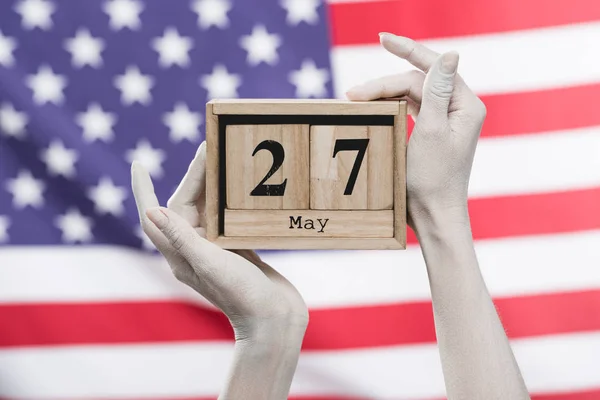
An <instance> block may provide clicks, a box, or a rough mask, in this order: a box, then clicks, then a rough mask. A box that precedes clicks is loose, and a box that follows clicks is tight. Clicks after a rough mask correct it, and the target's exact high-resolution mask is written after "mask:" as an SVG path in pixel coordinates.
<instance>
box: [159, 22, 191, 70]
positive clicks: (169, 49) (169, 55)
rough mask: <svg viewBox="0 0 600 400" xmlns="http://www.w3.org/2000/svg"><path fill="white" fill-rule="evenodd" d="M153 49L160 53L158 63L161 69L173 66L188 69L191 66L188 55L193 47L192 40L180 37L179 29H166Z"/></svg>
mask: <svg viewBox="0 0 600 400" xmlns="http://www.w3.org/2000/svg"><path fill="white" fill-rule="evenodd" d="M152 47H153V48H154V50H156V51H157V52H158V55H159V59H158V63H159V64H160V66H161V67H164V68H166V67H170V66H172V65H179V66H180V67H187V66H188V65H189V64H190V56H189V54H188V53H189V51H190V49H191V48H192V47H193V43H192V39H191V38H189V37H183V36H180V35H179V32H177V29H175V28H173V27H169V28H166V29H165V33H164V34H163V36H162V37H157V38H155V39H154V40H153V41H152Z"/></svg>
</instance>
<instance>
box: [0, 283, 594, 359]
mask: <svg viewBox="0 0 600 400" xmlns="http://www.w3.org/2000/svg"><path fill="white" fill-rule="evenodd" d="M495 304H496V307H497V308H498V310H499V313H500V316H501V318H502V321H503V323H504V327H505V329H506V331H507V333H508V336H509V337H510V338H512V339H516V338H525V337H531V336H541V335H551V334H561V333H570V332H585V331H596V330H600V314H598V313H597V312H595V311H596V310H597V309H598V308H600V290H589V291H581V292H567V293H552V294H544V295H536V296H523V297H510V298H500V299H496V300H495ZM548 310H552V312H551V313H549V312H548ZM310 319H311V321H310V325H309V328H308V330H307V333H306V337H305V340H304V346H303V349H304V350H338V349H354V348H368V347H380V346H392V345H407V344H418V343H433V342H435V330H434V324H433V313H432V306H431V303H430V302H415V303H403V304H389V305H375V306H362V307H348V308H338V309H316V310H311V314H310ZM0 320H2V321H10V323H8V324H4V325H3V333H2V336H0V347H5V348H6V347H20V346H54V345H81V344H128V343H151V342H181V341H230V340H232V339H233V333H232V330H231V327H230V325H229V323H228V321H227V319H226V318H225V317H224V316H223V315H222V314H221V313H220V312H218V311H215V310H208V309H204V308H201V307H198V306H196V305H191V304H184V303H178V302H145V303H142V302H139V303H134V302H131V303H101V304H98V303H87V304H20V305H17V304H16V305H3V306H0Z"/></svg>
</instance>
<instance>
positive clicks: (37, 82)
mask: <svg viewBox="0 0 600 400" xmlns="http://www.w3.org/2000/svg"><path fill="white" fill-rule="evenodd" d="M25 81H26V82H27V86H29V88H30V89H31V90H32V91H33V100H34V101H35V102H36V103H37V104H40V105H41V104H45V103H54V104H57V105H60V104H62V102H63V101H64V98H65V96H64V94H63V90H64V89H65V87H66V86H67V78H66V77H64V76H62V75H58V74H55V73H54V72H53V71H52V68H50V67H49V66H48V65H42V66H40V67H39V68H38V72H37V74H35V75H29V76H27V77H26V80H25Z"/></svg>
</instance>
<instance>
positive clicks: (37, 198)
mask: <svg viewBox="0 0 600 400" xmlns="http://www.w3.org/2000/svg"><path fill="white" fill-rule="evenodd" d="M45 187H46V185H44V182H43V181H42V180H41V179H35V178H34V177H33V175H31V172H29V171H25V170H22V171H20V172H19V174H18V175H17V177H16V178H13V179H8V180H7V182H6V189H7V190H8V191H9V192H10V193H11V194H12V196H13V206H14V207H15V208H17V209H22V208H25V207H27V206H31V207H33V208H41V207H42V206H43V205H44V196H43V195H42V193H43V191H44V189H45Z"/></svg>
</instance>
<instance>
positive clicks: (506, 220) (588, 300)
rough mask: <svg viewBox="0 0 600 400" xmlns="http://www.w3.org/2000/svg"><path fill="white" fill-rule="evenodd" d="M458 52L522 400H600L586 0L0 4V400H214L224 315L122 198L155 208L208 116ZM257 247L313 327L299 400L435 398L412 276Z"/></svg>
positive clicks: (596, 176) (595, 153)
mask: <svg viewBox="0 0 600 400" xmlns="http://www.w3.org/2000/svg"><path fill="white" fill-rule="evenodd" d="M380 31H388V32H393V33H397V34H401V35H404V36H408V37H412V38H414V39H417V40H420V41H423V43H425V44H426V45H428V46H430V47H432V48H433V49H435V50H437V51H447V50H457V51H459V53H460V55H461V65H460V69H459V71H460V72H461V74H462V75H463V76H464V77H465V80H466V81H467V83H468V84H469V85H470V86H471V87H472V88H473V89H474V90H475V91H476V92H477V93H478V94H480V95H481V97H482V99H483V100H484V102H485V103H486V105H487V108H488V118H487V121H486V123H485V126H484V130H483V133H482V138H481V141H480V144H479V147H478V150H477V156H476V161H475V165H474V168H473V174H472V180H471V187H470V195H471V200H470V212H471V216H472V222H473V231H474V236H475V238H476V241H477V251H478V255H479V259H480V263H481V268H482V271H483V274H484V275H485V278H486V281H487V284H488V286H489V289H490V291H491V293H492V294H493V296H494V299H495V302H496V305H497V307H498V309H499V312H500V314H501V318H502V320H503V322H504V324H505V327H506V330H507V332H508V335H509V337H510V338H511V340H512V343H513V346H514V351H515V353H516V356H517V358H518V360H519V363H520V366H521V369H522V371H523V374H524V376H525V379H526V381H527V384H528V386H529V388H530V390H531V393H532V395H533V398H534V399H536V400H551V399H552V400H553V399H557V400H558V399H561V400H591V399H596V400H597V399H600V112H598V110H597V109H596V108H597V107H596V101H597V99H598V97H599V95H600V52H599V47H598V43H600V3H599V2H598V1H597V0H552V1H544V0H502V1H497V0H479V1H475V0H454V1H446V0H387V1H366V0H365V1H360V0H357V1H332V2H329V3H322V2H320V1H319V0H279V1H267V0H238V1H233V0H185V1H166V0H97V1H75V0H0V242H1V244H0V398H3V399H61V400H71V399H105V400H112V399H163V400H166V399H186V400H191V399H214V398H216V396H217V394H218V392H219V390H220V388H221V387H222V384H223V382H224V379H225V376H226V372H227V367H228V365H229V361H230V356H231V354H232V332H231V328H230V327H229V325H228V323H227V321H226V319H225V318H224V317H223V316H221V315H220V313H218V312H217V311H215V310H214V309H213V308H211V307H210V306H208V305H207V304H206V302H205V301H203V300H202V299H200V298H199V296H198V295H196V294H195V293H192V292H191V291H190V290H188V289H187V288H186V287H184V286H183V285H182V284H180V283H179V282H177V281H176V280H175V279H174V278H173V277H172V276H171V275H170V271H169V269H168V266H167V265H166V264H165V262H164V261H163V260H162V258H161V257H160V256H159V255H158V254H157V253H155V252H154V251H153V250H152V248H151V245H150V244H149V242H148V241H147V240H146V239H145V238H144V237H143V234H142V232H141V229H140V227H139V223H138V218H137V215H136V210H135V205H134V201H133V198H132V194H131V191H130V177H129V165H130V162H131V161H132V160H133V159H139V160H140V161H141V162H142V163H143V164H145V165H146V167H147V168H148V170H149V171H150V172H151V174H152V176H153V178H154V181H155V185H156V189H157V193H158V194H159V198H160V200H161V202H163V204H164V202H166V200H167V198H168V197H169V195H170V194H171V193H172V192H173V190H174V188H175V187H176V185H177V183H178V181H179V179H180V178H181V177H182V175H183V173H184V172H185V170H186V168H187V165H188V163H189V161H190V160H191V159H192V156H193V154H194V152H195V150H196V148H197V146H198V145H199V144H200V143H201V141H202V140H203V138H204V123H203V122H204V116H203V111H204V105H205V102H206V101H207V100H209V99H211V98H215V97H275V98H280V97H283V98H285V97H343V94H344V92H345V90H347V89H348V88H349V87H350V86H352V85H354V84H357V83H360V82H362V81H364V80H367V79H370V78H375V77H378V76H380V75H387V74H392V73H396V72H400V71H406V70H409V69H411V67H410V66H409V65H408V64H407V63H405V62H403V61H401V60H398V59H396V58H394V57H393V56H391V55H389V54H387V53H386V52H385V51H384V50H383V49H382V48H381V47H380V46H379V44H378V35H377V33H378V32H380ZM409 241H410V244H409V248H408V249H407V251H405V252H400V251H352V252H351V251H302V252H301V251H297V252H293V251H289V252H264V253H262V254H263V257H264V258H265V259H266V260H267V261H268V262H270V263H271V264H272V265H273V266H275V267H276V268H278V269H279V270H280V271H281V272H283V273H284V274H285V275H286V276H287V277H289V278H290V279H291V280H292V281H293V282H294V283H295V284H296V285H297V287H298V288H299V289H300V291H301V292H302V294H303V295H304V297H305V299H306V301H307V303H308V305H309V307H310V310H311V323H310V326H309V329H308V332H307V335H306V340H305V343H304V350H303V353H302V356H301V360H300V363H299V366H298V370H297V373H296V376H295V380H294V383H293V386H292V390H291V395H290V398H293V399H307V400H308V399H312V400H317V399H320V400H333V399H344V398H357V399H390V400H397V399H441V398H444V385H443V378H442V373H441V367H440V362H439V359H438V353H437V349H436V345H435V335H434V327H433V319H432V310H431V303H430V300H429V298H430V295H429V289H428V284H427V277H426V272H425V267H424V263H423V260H422V257H421V254H420V251H419V248H418V245H417V243H416V240H415V238H414V235H413V234H412V233H411V235H409Z"/></svg>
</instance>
